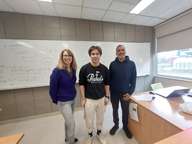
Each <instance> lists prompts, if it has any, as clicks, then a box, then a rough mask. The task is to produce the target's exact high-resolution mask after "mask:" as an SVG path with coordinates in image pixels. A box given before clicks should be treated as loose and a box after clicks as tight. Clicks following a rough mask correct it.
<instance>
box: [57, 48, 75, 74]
mask: <svg viewBox="0 0 192 144" xmlns="http://www.w3.org/2000/svg"><path fill="white" fill-rule="evenodd" d="M64 52H67V54H68V55H69V56H71V57H72V62H71V65H70V68H71V69H72V70H75V71H76V69H77V63H76V60H75V57H74V54H73V53H72V51H71V50H70V49H64V50H62V51H61V53H60V55H59V61H58V64H57V68H59V69H65V68H66V67H65V63H64V61H63V53H64Z"/></svg>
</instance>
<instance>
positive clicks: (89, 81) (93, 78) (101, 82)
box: [79, 63, 109, 99]
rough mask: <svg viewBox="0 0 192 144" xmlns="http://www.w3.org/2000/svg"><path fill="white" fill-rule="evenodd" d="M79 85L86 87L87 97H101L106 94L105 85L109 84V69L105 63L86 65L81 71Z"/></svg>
mask: <svg viewBox="0 0 192 144" xmlns="http://www.w3.org/2000/svg"><path fill="white" fill-rule="evenodd" d="M79 85H84V87H85V97H86V98H90V99H100V98H102V97H104V96H105V85H109V70H108V69H107V67H106V66H104V65H103V64H99V66H96V67H94V66H92V65H91V64H90V63H88V64H86V65H84V66H83V67H82V68H81V69H80V72H79Z"/></svg>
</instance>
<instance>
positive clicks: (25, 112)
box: [0, 12, 154, 120]
mask: <svg viewBox="0 0 192 144" xmlns="http://www.w3.org/2000/svg"><path fill="white" fill-rule="evenodd" d="M0 38H1V39H31V40H32V39H35V40H77V41H78V40H82V41H116V42H117V41H119V42H138V43H139V42H151V44H152V48H151V51H152V52H153V51H154V41H153V40H154V30H153V28H152V27H146V26H136V25H129V24H120V23H111V22H99V21H90V20H81V19H70V18H61V17H51V16H38V15H28V14H18V13H7V12H0ZM128 54H129V52H128ZM152 65H153V64H152ZM151 71H152V68H151ZM152 78H153V76H152V75H151V76H144V77H138V78H137V86H136V91H137V92H139V91H146V90H148V89H149V86H150V83H151V81H152ZM48 89H49V87H48V86H46V87H37V88H27V89H18V90H5V91H0V108H2V110H3V111H1V112H0V120H7V119H13V118H19V117H25V116H31V115H36V114H42V113H48V112H54V111H56V110H57V108H56V106H55V105H53V104H52V103H51V101H50V98H49V95H48ZM77 91H78V94H77V99H76V106H79V90H78V85H77Z"/></svg>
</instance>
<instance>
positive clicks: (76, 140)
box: [65, 138, 79, 143]
mask: <svg viewBox="0 0 192 144" xmlns="http://www.w3.org/2000/svg"><path fill="white" fill-rule="evenodd" d="M67 141H68V140H67V139H65V142H67ZM78 141H79V140H78V138H74V143H76V142H78Z"/></svg>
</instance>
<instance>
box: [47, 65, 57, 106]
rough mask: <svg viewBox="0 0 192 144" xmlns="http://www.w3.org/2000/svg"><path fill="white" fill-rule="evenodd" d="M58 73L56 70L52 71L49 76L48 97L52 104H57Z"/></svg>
mask: <svg viewBox="0 0 192 144" xmlns="http://www.w3.org/2000/svg"><path fill="white" fill-rule="evenodd" d="M58 81H59V73H58V71H57V70H56V69H54V70H53V72H52V74H51V76H50V86H49V95H50V96H51V99H52V102H53V103H55V104H57V91H58Z"/></svg>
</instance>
